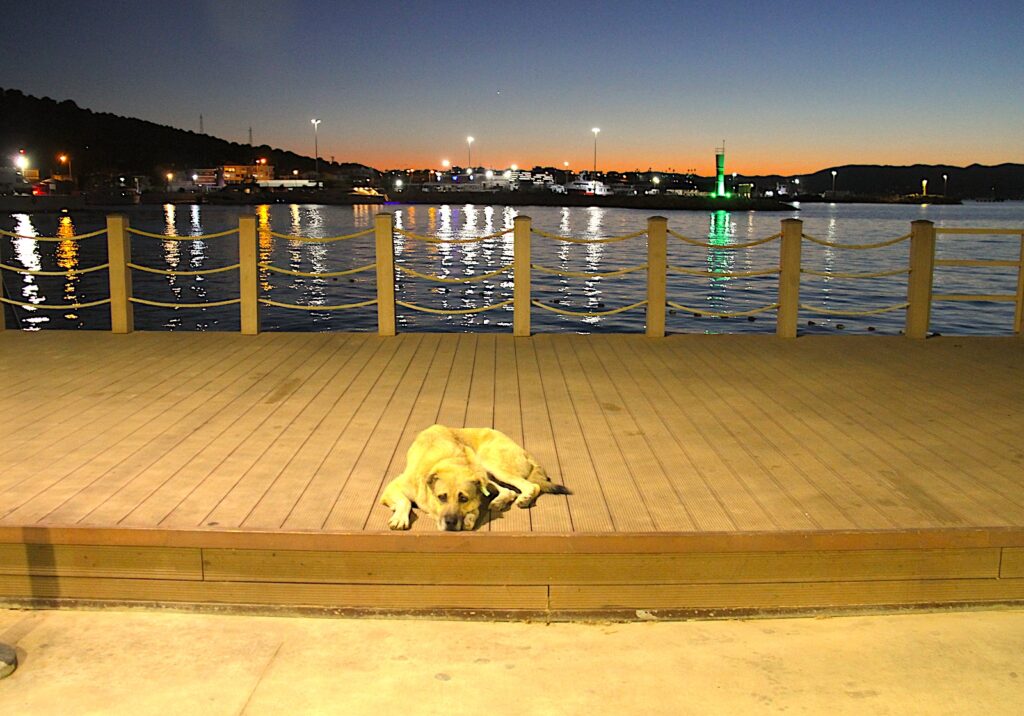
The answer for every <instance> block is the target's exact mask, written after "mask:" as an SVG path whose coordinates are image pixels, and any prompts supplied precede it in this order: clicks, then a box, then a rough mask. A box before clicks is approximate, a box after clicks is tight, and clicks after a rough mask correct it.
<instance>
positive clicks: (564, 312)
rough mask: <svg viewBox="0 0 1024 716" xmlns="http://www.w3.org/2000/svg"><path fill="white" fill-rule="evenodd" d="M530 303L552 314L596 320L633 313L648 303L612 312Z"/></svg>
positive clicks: (637, 303)
mask: <svg viewBox="0 0 1024 716" xmlns="http://www.w3.org/2000/svg"><path fill="white" fill-rule="evenodd" d="M530 303H531V304H533V305H534V306H536V307H537V308H543V309H544V310H545V311H551V312H552V313H560V314H562V315H563V316H579V317H581V318H595V317H597V316H613V315H615V314H616V313H622V312H624V311H632V310H633V309H634V308H640V306H646V305H647V301H637V302H636V303H631V304H629V305H628V306H622V307H621V308H613V309H611V310H610V311H567V310H566V309H564V308H555V307H554V306H549V305H548V304H546V303H541V302H540V301H530Z"/></svg>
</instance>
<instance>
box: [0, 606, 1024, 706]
mask: <svg viewBox="0 0 1024 716" xmlns="http://www.w3.org/2000/svg"><path fill="white" fill-rule="evenodd" d="M0 642H6V643H8V644H11V645H13V646H15V647H16V649H17V651H18V657H19V661H20V666H19V668H18V670H17V671H16V672H15V673H14V674H13V675H12V676H10V677H9V678H7V679H4V680H2V681H0V713H9V714H19V715H21V716H26V715H34V714H64V715H68V716H71V715H76V714H131V715H132V716H143V715H145V714H160V715H161V716H165V715H166V714H211V715H214V714H216V715H218V716H219V715H222V714H223V715H229V714H230V715H234V714H247V715H256V714H333V713H337V714H346V715H352V716H355V715H357V714H373V715H374V716H379V715H380V714H444V715H445V716H450V715H451V714H486V715H489V714H605V713H608V714H632V713H637V714H640V713H643V714H673V715H677V714H730V715H732V714H742V713H773V712H782V711H786V712H789V713H807V714H820V713H827V714H829V715H830V716H832V715H833V714H858V715H862V714H917V713H920V714H958V715H963V714H986V715H988V716H992V715H995V714H1017V713H1020V710H1021V705H1022V704H1024V610H994V611H976V612H950V613H934V614H920V613H915V614H904V615H893V616H867V617H865V616H855V617H839V618H829V619H761V620H749V621H692V622H657V623H629V624H617V623H599V624H566V623H558V624H551V625H544V624H535V623H487V622H460V621H421V620H397V619H396V620H382V619H329V618H298V617H295V618H289V617H253V616H235V615H225V616H221V615H207V614H188V613H161V612H145V611H131V610H119V611H15V610H0Z"/></svg>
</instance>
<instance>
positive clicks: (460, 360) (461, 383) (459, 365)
mask: <svg viewBox="0 0 1024 716" xmlns="http://www.w3.org/2000/svg"><path fill="white" fill-rule="evenodd" d="M452 339H453V340H456V341H457V343H458V346H457V348H456V349H455V359H454V360H453V361H452V370H451V375H450V376H449V377H448V382H447V384H446V385H445V391H444V399H443V400H442V401H441V409H440V410H439V411H438V413H437V422H438V424H440V425H447V426H448V427H450V428H464V427H466V408H467V406H468V405H469V391H470V387H471V386H472V384H473V365H474V364H475V362H476V347H477V341H478V340H479V336H477V335H476V334H471V333H462V334H459V335H458V337H457V338H456V337H453V338H452ZM424 427H429V426H426V425H425V426H424Z"/></svg>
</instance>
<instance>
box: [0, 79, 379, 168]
mask: <svg viewBox="0 0 1024 716" xmlns="http://www.w3.org/2000/svg"><path fill="white" fill-rule="evenodd" d="M22 147H24V148H27V149H28V150H29V151H30V154H31V156H32V158H33V160H34V161H35V162H36V164H37V165H41V169H42V171H43V172H44V173H49V171H50V170H51V169H55V168H56V164H57V159H56V158H57V156H58V155H59V154H60V153H62V152H66V153H67V154H69V155H70V156H71V157H73V162H74V164H73V169H74V173H75V174H76V175H78V176H86V175H113V174H145V175H152V176H159V175H161V174H163V173H164V172H167V171H173V170H185V171H187V170H191V169H195V168H199V167H213V166H220V165H223V164H251V163H252V162H253V160H254V159H255V158H257V157H266V159H267V161H268V163H270V164H272V165H274V167H276V170H277V171H278V172H279V173H290V172H291V171H292V170H293V169H297V170H299V171H300V172H310V171H312V170H313V166H314V160H313V157H306V156H302V155H299V154H296V153H294V152H288V151H284V150H281V149H274V148H272V147H269V146H267V145H265V144H263V145H259V146H255V147H254V146H250V145H248V144H238V143H237V142H228V141H226V140H223V139H218V138H217V137H211V136H209V135H206V134H199V133H197V132H191V131H188V130H184V129H175V128H174V127H167V126H163V125H160V124H156V123H154V122H146V121H143V120H141V119H133V118H130V117H120V116H118V115H115V114H109V113H107V112H93V111H91V110H88V109H83V108H81V107H79V106H78V105H76V104H75V103H74V102H72V101H71V100H64V101H61V102H58V101H56V100H53V99H50V98H48V97H42V98H39V97H32V96H30V95H26V94H24V93H22V92H20V91H18V90H13V89H2V88H0V151H4V152H5V155H4V156H11V155H13V154H15V153H17V151H18V149H20V148H22ZM320 169H321V171H322V172H325V173H335V174H339V175H342V176H346V175H347V176H360V177H363V176H373V175H375V174H376V170H374V169H371V168H370V167H366V166H363V165H362V164H350V163H335V162H328V161H324V159H323V158H322V157H321V159H320Z"/></svg>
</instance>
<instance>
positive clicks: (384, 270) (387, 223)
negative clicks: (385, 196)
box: [373, 212, 395, 336]
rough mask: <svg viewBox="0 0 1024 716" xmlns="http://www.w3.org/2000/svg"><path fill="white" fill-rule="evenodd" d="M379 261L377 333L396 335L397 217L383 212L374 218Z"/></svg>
mask: <svg viewBox="0 0 1024 716" xmlns="http://www.w3.org/2000/svg"><path fill="white" fill-rule="evenodd" d="M373 229H374V238H375V240H376V241H375V243H376V253H377V257H376V261H377V333H378V335H381V336H393V335H395V244H394V241H395V219H394V217H393V216H392V215H391V214H388V213H386V212H381V213H380V214H377V215H376V216H375V217H374V219H373Z"/></svg>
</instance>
